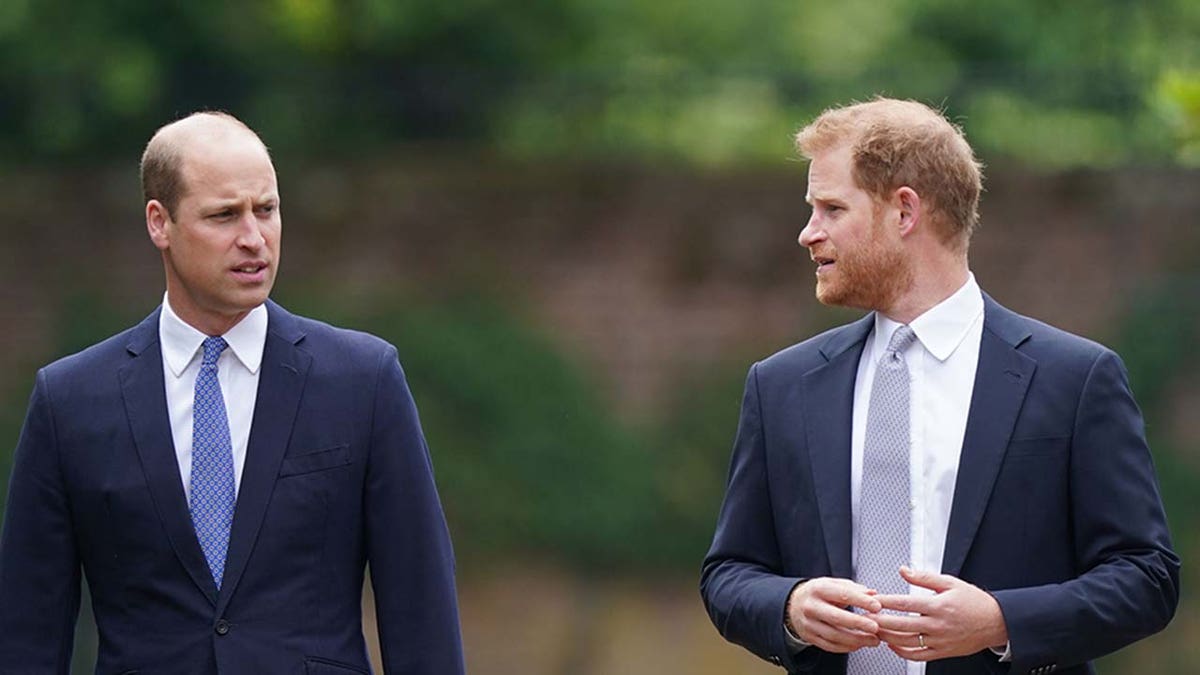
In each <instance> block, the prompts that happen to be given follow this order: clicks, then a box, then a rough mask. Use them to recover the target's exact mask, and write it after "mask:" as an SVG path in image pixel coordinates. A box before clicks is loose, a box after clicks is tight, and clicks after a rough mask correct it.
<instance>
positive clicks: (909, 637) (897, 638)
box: [876, 629, 929, 648]
mask: <svg viewBox="0 0 1200 675" xmlns="http://www.w3.org/2000/svg"><path fill="white" fill-rule="evenodd" d="M919 635H921V634H920V633H906V632H903V631H897V630H884V629H880V630H879V632H878V633H876V636H877V637H878V638H879V641H880V642H886V643H888V644H889V645H897V646H900V647H912V648H917V647H920V646H921V638H920V637H918V636H919ZM925 642H926V644H928V642H929V637H928V636H925Z"/></svg>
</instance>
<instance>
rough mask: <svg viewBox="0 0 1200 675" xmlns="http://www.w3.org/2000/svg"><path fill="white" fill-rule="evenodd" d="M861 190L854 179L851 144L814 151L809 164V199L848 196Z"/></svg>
mask: <svg viewBox="0 0 1200 675" xmlns="http://www.w3.org/2000/svg"><path fill="white" fill-rule="evenodd" d="M855 192H861V190H859V188H858V184H857V182H856V181H855V180H854V174H853V159H852V157H851V150H850V145H849V144H842V145H839V146H836V147H833V148H829V149H826V150H823V151H821V152H818V153H814V154H813V157H812V161H811V162H809V165H808V195H807V196H806V200H807V201H812V200H813V199H832V198H847V197H849V196H851V193H855Z"/></svg>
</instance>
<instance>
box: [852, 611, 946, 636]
mask: <svg viewBox="0 0 1200 675" xmlns="http://www.w3.org/2000/svg"><path fill="white" fill-rule="evenodd" d="M866 617H867V618H869V619H871V620H872V621H874V622H875V625H876V626H878V627H879V629H880V630H888V631H891V632H893V633H912V634H913V635H916V634H917V633H929V632H930V630H932V628H933V626H932V625H931V623H930V621H929V619H927V618H926V617H924V616H914V615H912V614H892V613H891V612H885V613H883V614H867V615H866Z"/></svg>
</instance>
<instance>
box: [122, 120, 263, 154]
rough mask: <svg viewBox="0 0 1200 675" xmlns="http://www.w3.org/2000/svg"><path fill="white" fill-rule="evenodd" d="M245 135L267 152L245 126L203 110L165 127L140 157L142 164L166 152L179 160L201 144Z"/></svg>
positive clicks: (154, 136) (238, 121)
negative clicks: (195, 144) (160, 151)
mask: <svg viewBox="0 0 1200 675" xmlns="http://www.w3.org/2000/svg"><path fill="white" fill-rule="evenodd" d="M240 134H246V135H249V136H250V137H251V138H253V139H254V140H255V141H257V142H258V143H259V145H262V146H263V149H264V150H265V149H266V147H267V146H266V144H265V143H263V141H262V139H261V138H259V136H258V134H257V133H255V131H254V130H253V129H251V128H250V127H249V126H248V125H247V124H246V123H245V122H243V121H241V120H239V119H238V118H236V117H234V116H233V115H230V114H229V113H226V112H220V111H210V110H205V111H202V112H195V113H192V114H190V115H188V116H187V117H183V118H180V119H177V120H175V121H174V122H170V123H168V124H164V125H163V126H161V127H159V129H158V131H156V132H154V135H153V136H151V137H150V142H149V143H147V144H146V150H145V152H143V153H142V159H143V161H145V158H146V157H147V156H150V155H153V154H154V153H155V152H156V151H159V150H165V151H167V152H169V153H177V154H178V155H180V156H181V157H182V155H183V154H184V150H185V149H186V148H187V146H189V145H191V144H193V143H195V142H197V141H200V140H214V139H217V138H224V137H228V136H231V135H240Z"/></svg>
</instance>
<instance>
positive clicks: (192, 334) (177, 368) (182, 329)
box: [158, 293, 267, 377]
mask: <svg viewBox="0 0 1200 675" xmlns="http://www.w3.org/2000/svg"><path fill="white" fill-rule="evenodd" d="M158 337H159V341H160V342H161V343H162V352H163V359H164V360H165V361H166V362H167V367H168V368H169V369H170V370H171V373H172V374H173V375H174V376H175V377H180V376H181V375H183V371H184V370H186V369H187V367H188V364H190V363H191V362H192V359H194V358H196V354H197V353H199V351H200V345H201V344H203V343H204V338H206V337H208V336H206V335H205V334H204V333H201V332H200V331H198V330H196V329H195V328H193V327H192V326H190V325H188V324H187V323H185V322H184V321H183V319H180V318H179V315H178V314H176V313H175V311H174V310H172V309H171V303H169V302H167V295H166V294H165V293H164V294H163V303H162V312H161V313H160V314H159V317H158ZM221 337H223V338H225V342H226V343H227V344H228V345H229V350H230V351H232V352H233V354H234V356H236V357H237V360H238V361H239V362H241V364H242V365H243V366H245V368H246V370H248V371H250V372H251V373H252V374H253V373H257V372H258V367H259V366H260V365H262V355H263V347H264V346H265V345H266V343H267V307H266V305H259V306H258V307H255V308H254V309H252V310H250V312H249V313H247V314H246V316H245V317H243V318H242V320H241V321H239V322H237V324H236V325H235V326H234V327H233V328H230V329H229V330H228V331H227V332H226V333H225V334H224V335H222V336H221Z"/></svg>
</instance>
